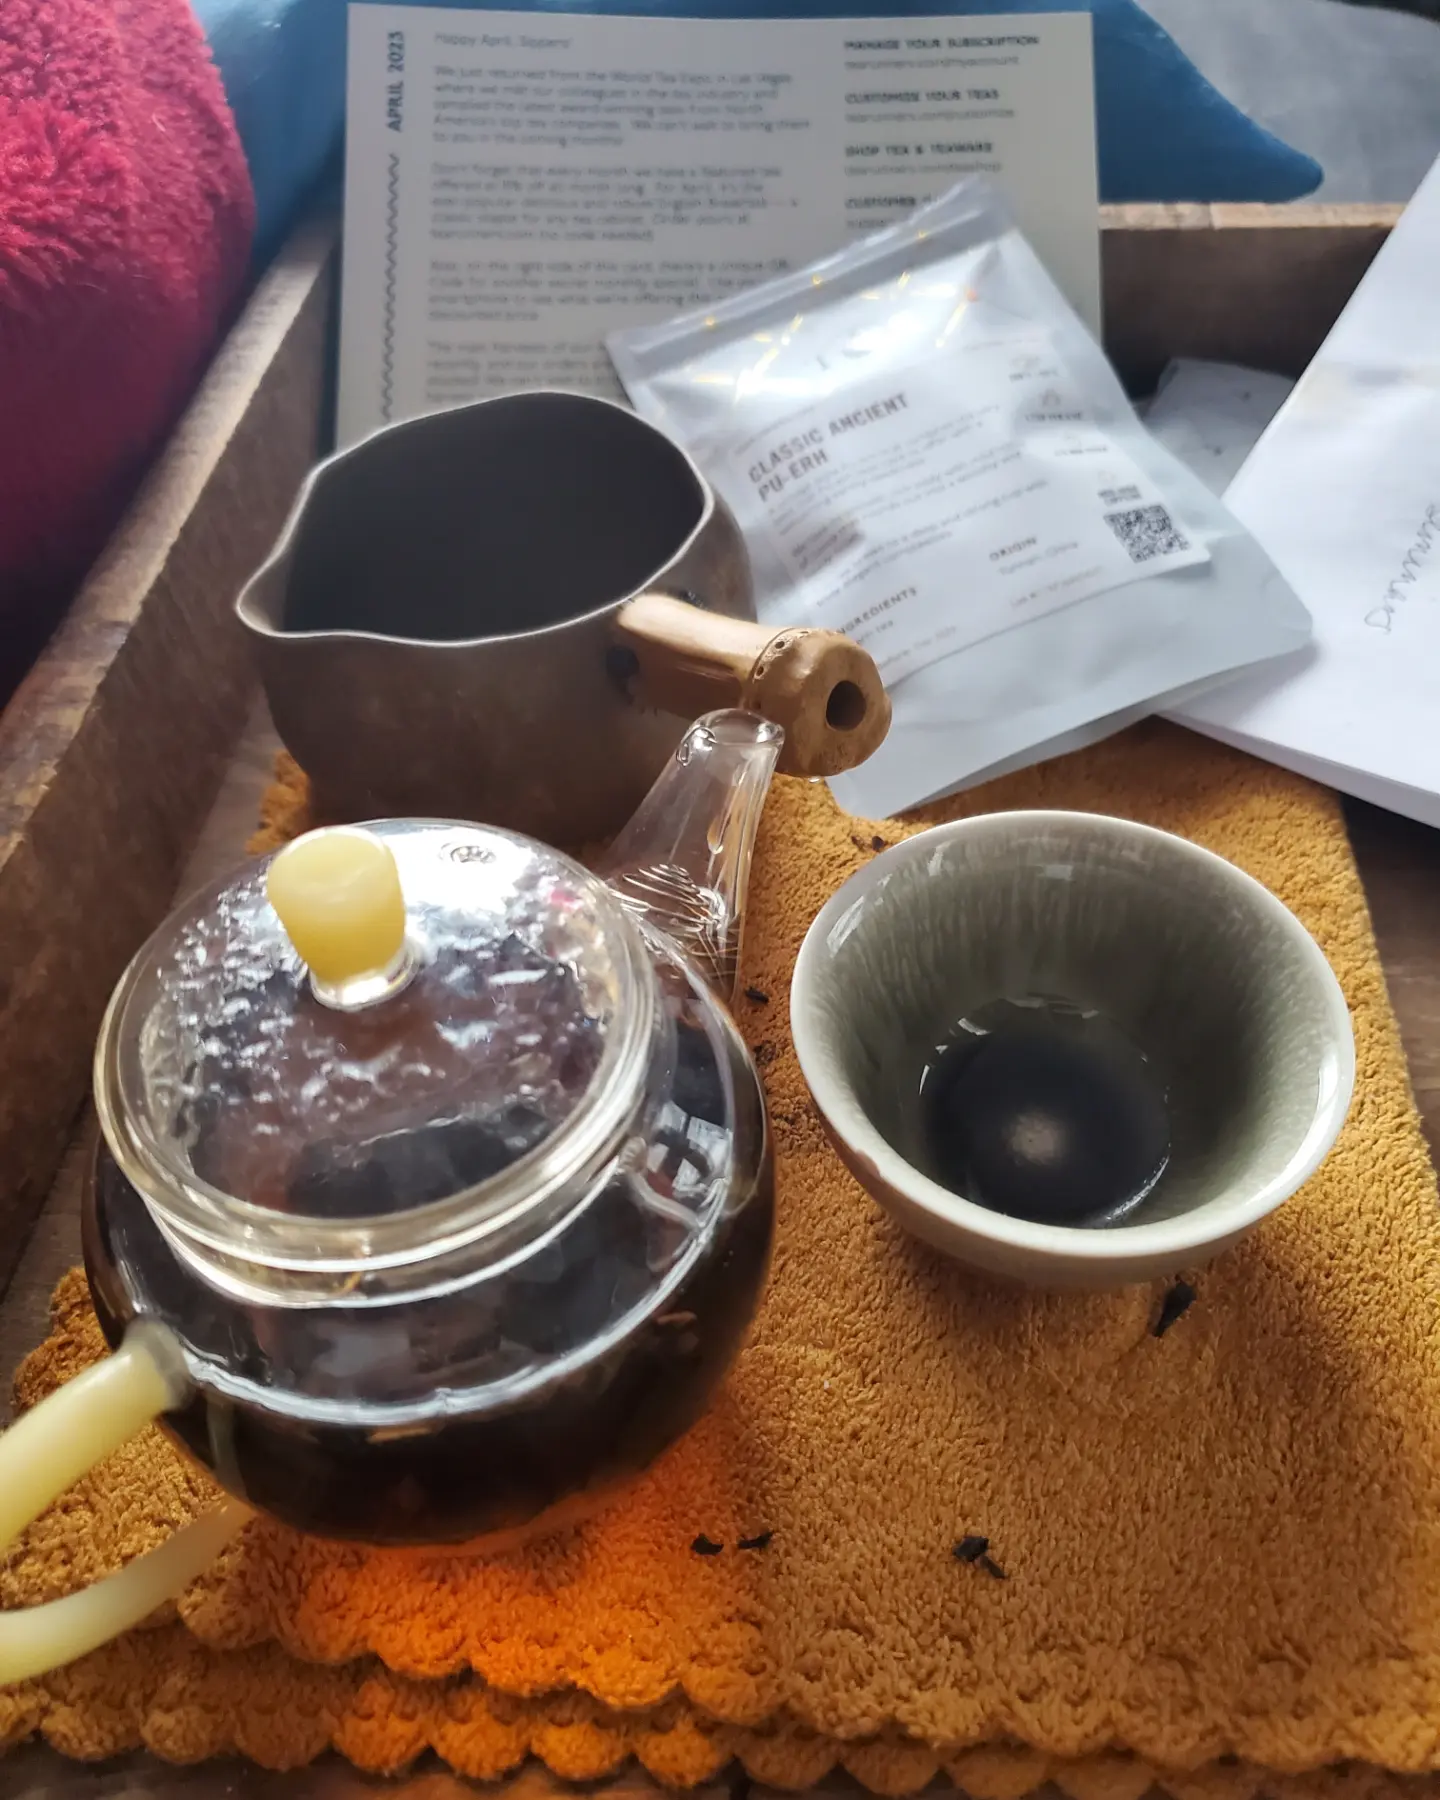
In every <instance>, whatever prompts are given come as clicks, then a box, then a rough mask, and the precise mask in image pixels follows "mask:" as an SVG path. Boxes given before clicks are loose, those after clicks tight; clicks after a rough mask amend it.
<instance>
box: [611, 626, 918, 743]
mask: <svg viewBox="0 0 1440 1800" xmlns="http://www.w3.org/2000/svg"><path fill="white" fill-rule="evenodd" d="M615 636H616V640H617V642H618V643H619V644H620V645H622V646H623V647H624V648H625V649H626V650H628V651H630V652H631V654H632V655H633V657H634V659H635V674H634V678H633V680H632V681H631V683H630V692H631V695H632V697H633V698H634V699H636V700H637V701H639V702H640V704H642V705H645V706H653V707H656V708H658V709H659V710H660V711H662V712H673V713H678V714H679V715H680V717H681V718H695V717H698V716H699V715H700V714H701V713H706V712H714V711H717V710H719V709H720V708H723V707H730V706H739V707H744V708H746V709H748V710H749V711H751V712H758V713H761V714H763V716H764V717H765V718H767V719H773V720H774V722H775V723H776V724H777V725H783V726H784V728H785V749H784V752H783V754H782V756H781V758H780V769H781V771H782V773H784V774H786V775H807V776H819V775H838V774H840V773H842V771H844V770H846V769H853V768H854V767H855V766H856V765H857V764H858V763H862V762H864V760H865V759H866V757H867V756H870V755H872V754H873V753H874V752H875V750H877V749H878V748H879V746H880V744H881V743H882V742H883V741H884V738H885V734H886V732H887V731H888V730H889V729H890V700H889V696H888V695H887V694H886V692H885V687H884V684H883V682H882V681H881V680H880V672H879V670H878V669H877V668H876V667H875V661H874V658H873V657H871V656H870V654H869V653H868V651H865V650H862V649H861V648H860V646H859V645H858V644H857V643H855V642H854V641H853V640H852V639H850V638H847V637H843V636H842V635H841V634H840V633H839V632H836V631H812V630H807V629H804V628H795V629H791V630H786V631H780V632H776V631H774V630H773V629H771V628H770V627H769V626H765V625H758V624H756V623H755V621H754V620H753V619H733V618H729V617H726V616H725V615H723V614H720V613H711V612H702V611H701V610H700V609H699V608H698V607H695V606H691V605H689V604H687V603H686V602H685V601H683V600H676V599H673V598H672V597H671V596H670V595H668V594H642V595H640V596H639V597H638V598H637V599H634V600H631V601H629V602H627V604H626V605H625V606H623V607H621V609H620V611H619V612H618V613H617V614H616V618H615Z"/></svg>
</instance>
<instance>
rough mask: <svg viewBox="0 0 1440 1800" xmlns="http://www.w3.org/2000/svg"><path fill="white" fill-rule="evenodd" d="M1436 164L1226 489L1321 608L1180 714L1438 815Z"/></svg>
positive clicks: (1384, 802)
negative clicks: (1257, 663)
mask: <svg viewBox="0 0 1440 1800" xmlns="http://www.w3.org/2000/svg"><path fill="white" fill-rule="evenodd" d="M1437 292H1440V163H1437V164H1436V166H1435V168H1433V169H1432V170H1431V172H1430V174H1429V175H1428V176H1427V177H1426V179H1425V181H1424V182H1423V183H1422V184H1421V187H1420V189H1419V192H1418V193H1417V194H1416V196H1415V198H1414V200H1413V201H1412V202H1411V204H1410V206H1409V207H1408V208H1407V210H1406V212H1405V214H1404V216H1403V217H1402V219H1401V221H1400V223H1399V225H1398V226H1397V227H1396V229H1395V231H1394V232H1393V233H1392V235H1391V237H1390V240H1389V242H1388V243H1387V244H1386V246H1385V247H1384V249H1383V250H1382V251H1381V252H1380V255H1379V256H1378V257H1377V258H1376V260H1375V262H1374V263H1373V264H1372V265H1371V268H1370V270H1369V272H1368V273H1367V274H1366V276H1365V279H1364V280H1363V281H1362V282H1361V284H1360V286H1359V288H1358V289H1357V290H1356V292H1355V295H1354V297H1353V299H1352V300H1351V302H1350V304H1349V306H1347V307H1346V309H1345V312H1344V313H1343V314H1342V316H1341V318H1340V320H1339V322H1338V323H1337V324H1336V326H1335V328H1334V330H1333V331H1332V332H1331V333H1330V336H1329V337H1328V338H1327V339H1326V341H1325V343H1324V345H1323V346H1322V347H1321V350H1320V353H1319V355H1318V356H1317V357H1316V359H1315V361H1314V362H1313V363H1312V364H1311V366H1310V368H1309V369H1308V370H1307V371H1306V373H1305V375H1304V376H1303V377H1302V378H1301V380H1300V382H1299V384H1298V386H1297V387H1296V389H1295V392H1294V393H1293V394H1292V395H1291V397H1290V400H1289V401H1288V402H1287V403H1286V405H1285V406H1284V407H1283V408H1282V409H1281V411H1280V413H1279V415H1278V416H1277V417H1276V419H1275V422H1274V424H1273V425H1272V426H1271V427H1270V429H1269V430H1268V431H1267V432H1266V434H1265V436H1264V437H1263V438H1262V439H1261V440H1260V442H1259V444H1258V445H1257V446H1256V449H1255V451H1254V452H1253V454H1252V455H1251V456H1250V458H1249V460H1248V461H1247V462H1246V463H1245V465H1244V467H1243V468H1242V469H1241V471H1240V473H1239V474H1238V475H1237V476H1236V478H1235V480H1234V482H1233V483H1232V484H1231V486H1230V488H1229V489H1228V490H1227V492H1226V495H1225V499H1226V503H1227V504H1228V505H1229V506H1230V508H1231V510H1232V511H1233V512H1235V513H1236V515H1237V516H1238V517H1239V518H1240V519H1242V520H1243V521H1244V523H1245V524H1246V525H1248V526H1249V528H1250V530H1251V531H1253V532H1254V534H1255V536H1256V537H1257V538H1258V539H1259V540H1260V542H1261V543H1262V544H1263V545H1264V547H1265V548H1266V549H1267V550H1268V551H1269V552H1270V555H1271V556H1272V557H1273V558H1274V560H1275V562H1276V564H1277V565H1278V566H1279V569H1280V571H1281V573H1282V574H1283V575H1284V576H1285V577H1286V579H1287V580H1288V581H1289V582H1290V584H1291V585H1292V586H1293V587H1294V589H1295V591H1296V593H1298V594H1299V596H1300V598H1301V599H1302V600H1303V601H1304V602H1305V604H1306V605H1307V606H1308V607H1309V609H1310V611H1311V613H1312V615H1313V616H1314V620H1315V640H1314V643H1313V645H1312V646H1311V648H1310V649H1309V650H1308V651H1306V652H1304V653H1303V654H1302V655H1301V656H1300V657H1299V658H1298V659H1295V660H1293V661H1291V662H1290V664H1289V666H1288V667H1287V666H1282V665H1278V664H1277V665H1267V667H1266V669H1265V671H1264V672H1263V673H1261V674H1258V675H1254V676H1249V677H1246V678H1243V679H1242V680H1240V681H1238V682H1235V683H1233V684H1231V685H1228V686H1226V687H1224V688H1222V689H1219V690H1217V691H1215V692H1213V693H1210V694H1207V695H1205V696H1204V697H1203V698H1202V699H1200V700H1198V701H1195V702H1193V703H1192V704H1191V705H1190V706H1189V707H1187V708H1186V709H1185V711H1184V713H1183V715H1181V716H1182V717H1183V719H1184V722H1185V723H1187V724H1190V725H1194V726H1195V727H1196V728H1197V729H1198V730H1201V731H1206V732H1210V733H1211V734H1212V735H1214V736H1216V737H1220V738H1223V739H1225V740H1226V741H1227V742H1230V743H1234V744H1238V745H1240V746H1241V747H1242V748H1245V749H1249V750H1253V751H1254V752H1255V753H1256V754H1257V755H1259V756H1264V757H1267V758H1269V759H1270V760H1271V761H1273V762H1278V763H1283V764H1285V765H1286V766H1287V767H1290V768H1296V769H1299V770H1301V771H1302V772H1304V773H1308V774H1313V775H1315V776H1317V777H1318V778H1319V779H1321V780H1323V781H1327V782H1329V783H1330V784H1331V785H1332V786H1335V787H1338V788H1341V789H1342V790H1343V791H1345V792H1346V793H1351V794H1358V795H1360V796H1361V797H1362V798H1364V799H1369V800H1373V801H1375V802H1376V804H1377V805H1381V806H1386V807H1389V808H1391V809H1392V810H1393V811H1396V812H1402V813H1406V814H1408V815H1409V816H1411V817H1412V818H1417V819H1421V820H1424V821H1425V822H1426V823H1427V824H1430V825H1436V826H1440V729H1437V727H1436V720H1437V716H1440V715H1437V701H1436V695H1437V693H1440V305H1437V303H1436V299H1435V296H1436V294H1437Z"/></svg>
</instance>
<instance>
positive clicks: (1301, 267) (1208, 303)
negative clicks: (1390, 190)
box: [1100, 205, 1402, 393]
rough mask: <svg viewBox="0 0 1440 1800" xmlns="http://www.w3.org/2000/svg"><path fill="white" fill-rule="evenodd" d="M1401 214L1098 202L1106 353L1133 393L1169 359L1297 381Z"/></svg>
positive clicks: (1367, 209) (1388, 209)
mask: <svg viewBox="0 0 1440 1800" xmlns="http://www.w3.org/2000/svg"><path fill="white" fill-rule="evenodd" d="M1401 210H1402V209H1401V208H1400V207H1398V206H1200V205H1184V206H1106V207H1102V208H1101V217H1102V222H1103V227H1104V229H1103V231H1102V233H1101V240H1100V255H1101V274H1102V291H1103V295H1104V306H1105V348H1106V349H1107V350H1108V351H1109V353H1110V356H1111V359H1112V360H1113V361H1114V362H1115V364H1116V366H1117V367H1118V368H1119V370H1120V372H1121V374H1122V375H1123V376H1125V378H1126V380H1127V381H1128V382H1129V383H1130V385H1131V388H1132V390H1133V391H1134V392H1137V393H1144V392H1146V391H1148V390H1149V389H1150V388H1151V387H1153V386H1154V383H1155V380H1156V378H1157V376H1158V375H1159V374H1160V371H1161V370H1162V369H1163V368H1164V367H1165V365H1166V363H1167V362H1169V361H1170V359H1171V358H1172V357H1175V356H1199V357H1209V358H1212V359H1213V360H1215V361H1217V362H1235V363H1243V364H1245V365H1246V366H1248V367H1249V368H1252V369H1273V370H1274V371H1275V372H1276V373H1277V374H1281V375H1298V374H1299V373H1300V372H1301V370H1302V369H1303V368H1304V367H1305V365H1306V364H1307V363H1308V362H1309V361H1310V359H1311V357H1312V356H1314V354H1315V352H1316V351H1317V350H1318V349H1319V347H1320V344H1321V342H1322V340H1323V339H1324V337H1325V334H1326V333H1327V332H1328V331H1329V329H1330V327H1331V326H1332V325H1333V324H1334V323H1335V320H1336V319H1337V318H1338V317H1339V315H1340V312H1341V309H1342V308H1343V307H1344V305H1345V302H1346V301H1347V300H1348V299H1349V298H1350V295H1351V294H1352V293H1353V292H1354V291H1355V286H1356V284H1357V283H1358V281H1359V280H1360V277H1361V276H1362V275H1363V274H1364V273H1365V271H1366V269H1368V268H1369V266H1370V264H1371V262H1372V261H1373V259H1374V256H1375V253H1376V251H1377V250H1378V249H1379V248H1380V246H1381V244H1383V243H1384V242H1385V239H1386V237H1387V236H1388V235H1389V232H1390V227H1391V226H1392V225H1393V224H1394V223H1395V221H1396V219H1397V218H1399V216H1400V213H1401Z"/></svg>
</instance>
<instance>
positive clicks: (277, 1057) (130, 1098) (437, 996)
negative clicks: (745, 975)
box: [95, 820, 655, 1266]
mask: <svg viewBox="0 0 1440 1800" xmlns="http://www.w3.org/2000/svg"><path fill="white" fill-rule="evenodd" d="M654 979H655V978H654V974H653V970H652V968H651V965H650V962H649V958H648V956H647V954H646V949H645V945H644V941H643V939H642V937H641V935H640V933H639V931H638V930H637V928H636V927H635V926H634V924H632V923H631V922H630V920H629V919H628V918H627V917H626V915H625V912H624V910H623V908H622V907H621V906H620V904H619V902H618V901H617V899H616V898H615V896H614V895H613V894H612V892H611V890H610V889H609V888H607V887H606V886H605V884H604V883H603V882H601V881H599V880H597V879H596V878H595V877H594V876H592V875H590V874H588V873H587V872H586V871H585V870H584V869H582V868H581V867H580V866H579V865H578V864H577V863H575V862H572V861H571V860H570V859H569V858H567V857H564V856H562V855H560V853H559V852H557V851H554V850H550V849H548V848H546V847H545V846H544V845H541V844H537V843H533V842H531V841H529V840H528V839H524V838H519V837H515V836H512V835H510V834H509V833H506V832H502V831H496V830H491V829H487V828H485V827H483V826H475V825H467V824H457V823H450V822H445V821H431V820H391V821H385V822H381V823H378V824H372V825H368V826H365V827H364V828H360V829H351V828H337V829H335V830H332V831H319V832H312V833H310V834H309V835H308V836H307V837H305V838H301V839H297V840H296V842H295V843H293V844H291V845H289V846H287V847H286V849H284V850H282V851H281V852H279V854H278V855H276V856H275V857H273V858H271V859H268V860H267V861H265V862H262V863H259V864H252V865H251V866H249V867H248V868H246V869H244V870H242V871H241V872H240V873H238V874H237V875H235V876H233V877H232V878H230V879H229V880H227V881H223V882H220V883H218V884H216V885H215V886H213V887H211V888H209V889H207V890H205V891H203V892H202V893H201V894H199V895H198V896H197V897H196V898H195V899H194V900H193V901H191V902H190V903H189V905H188V906H186V907H185V908H184V909H182V910H181V911H180V912H178V913H176V914H175V915H173V916H172V917H171V918H170V919H169V920H168V921H167V922H166V923H165V924H164V925H163V926H162V927H161V928H160V930H159V931H158V932H157V933H156V934H155V936H154V937H153V938H151V940H150V941H149V942H148V943H147V944H146V945H145V946H144V948H143V949H142V950H141V951H140V953H139V954H138V956H137V957H136V958H135V960H134V962H133V963H132V964H131V966H130V968H129V970H128V971H127V972H126V974H125V976H124V978H123V979H122V981H121V983H120V985H119V987H118V988H117V989H116V992H115V995H114V997H113V998H112V1000H111V1003H110V1008H109V1010H108V1012H107V1014H106V1018H105V1023H104V1025H103V1027H102V1029H101V1034H100V1042H99V1046H98V1049H97V1054H96V1083H95V1086H96V1097H97V1106H98V1108H99V1111H100V1115H101V1124H102V1127H103V1129H104V1132H105V1136H106V1139H107V1142H108V1143H109V1146H110V1148H111V1151H112V1153H113V1154H114V1155H115V1158H116V1160H117V1162H118V1163H119V1164H120V1167H121V1168H122V1170H123V1171H124V1172H125V1174H126V1175H127V1176H128V1177H129V1179H130V1180H131V1182H132V1183H133V1184H134V1185H135V1186H136V1187H137V1188H138V1189H139V1190H140V1192H141V1193H142V1194H143V1195H144V1196H145V1197H146V1199H147V1200H148V1201H150V1202H151V1204H152V1206H153V1207H154V1208H156V1210H157V1211H158V1213H159V1215H160V1216H161V1217H162V1220H163V1219H168V1220H169V1222H170V1223H171V1224H172V1225H174V1226H177V1227H180V1228H181V1229H182V1230H183V1232H184V1233H185V1234H186V1235H188V1236H193V1237H197V1238H199V1239H200V1240H202V1241H204V1242H206V1243H208V1244H211V1245H213V1246H214V1247H216V1248H219V1249H225V1248H227V1247H228V1246H229V1245H232V1244H233V1243H234V1242H235V1239H236V1236H237V1232H238V1233H240V1234H242V1235H243V1234H244V1232H245V1231H246V1230H247V1228H253V1229H258V1230H260V1231H261V1232H262V1233H263V1234H264V1235H265V1237H266V1239H267V1243H270V1242H271V1240H274V1239H275V1236H276V1230H277V1228H280V1220H281V1219H282V1218H284V1219H289V1220H293V1222H294V1229H293V1233H291V1238H292V1242H293V1246H294V1249H295V1252H296V1255H297V1257H298V1259H299V1261H298V1263H297V1264H294V1265H292V1266H301V1265H310V1264H313V1262H314V1258H315V1248H314V1244H313V1235H314V1234H313V1230H312V1232H311V1234H310V1243H309V1244H308V1246H307V1243H306V1231H305V1225H306V1221H309V1222H310V1224H311V1226H312V1227H313V1225H314V1222H315V1221H317V1220H320V1219H324V1220H327V1221H337V1220H346V1221H363V1222H364V1227H365V1241H366V1250H367V1254H368V1255H369V1256H371V1257H375V1256H380V1257H382V1258H383V1256H384V1253H385V1248H386V1231H387V1220H388V1221H392V1222H393V1226H394V1227H395V1228H396V1232H395V1249H396V1251H397V1255H398V1254H403V1253H405V1252H406V1251H407V1247H408V1245H409V1244H410V1243H411V1241H412V1240H413V1237H414V1232H415V1209H416V1208H417V1207H427V1206H428V1207H433V1208H435V1209H436V1211H437V1214H438V1213H440V1212H443V1210H444V1207H445V1203H446V1202H453V1201H454V1199H455V1197H456V1196H460V1195H466V1196H470V1195H473V1191H474V1190H475V1189H476V1188H477V1187H478V1186H479V1185H480V1184H482V1183H487V1182H493V1181H494V1178H496V1177H498V1176H500V1175H501V1174H502V1173H504V1172H505V1171H507V1170H508V1171H511V1176H512V1178H511V1179H509V1180H507V1181H506V1182H503V1183H501V1182H495V1183H494V1186H495V1189H496V1192H495V1196H494V1197H495V1202H496V1205H502V1206H503V1205H505V1204H513V1203H515V1202H516V1201H517V1200H518V1199H519V1198H520V1197H521V1196H522V1195H523V1193H524V1191H525V1189H526V1188H533V1186H534V1184H535V1182H536V1180H537V1179H541V1180H543V1181H544V1183H545V1185H547V1186H549V1185H553V1183H554V1182H555V1181H556V1180H557V1179H564V1178H565V1176H566V1174H567V1172H568V1173H577V1172H579V1170H581V1169H583V1168H585V1167H586V1166H589V1165H590V1164H592V1163H593V1162H594V1161H595V1159H596V1158H597V1157H601V1156H603V1155H604V1154H607V1153H609V1152H610V1151H611V1150H613V1146H614V1143H615V1140H616V1134H617V1132H620V1131H621V1130H622V1129H623V1126H624V1123H625V1121H626V1119H627V1117H628V1116H629V1113H630V1109H631V1107H632V1106H633V1102H634V1095H635V1092H636V1090H637V1086H638V1084H639V1082H640V1081H641V1080H642V1078H643V1070H644V1067H645V1062H646V1058H647V1053H648V1045H649V1035H650V1028H651V1020H652V1017H653V1005H654V1001H653V994H654ZM562 1127H563V1128H564V1129H563V1130H562ZM562 1149H563V1153H562ZM557 1158H558V1163H557ZM542 1165H543V1166H542ZM561 1165H563V1166H561ZM400 1215H404V1219H403V1221H402V1219H401V1217H400ZM472 1222H473V1221H472ZM436 1223H437V1229H443V1221H442V1220H440V1219H438V1218H437V1222H436ZM280 1229H281V1237H280V1240H279V1242H280V1260H281V1261H284V1260H285V1258H284V1241H285V1235H286V1233H285V1229H284V1228H280ZM272 1247H273V1246H272Z"/></svg>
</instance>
